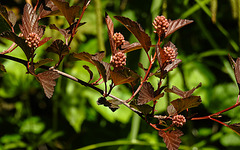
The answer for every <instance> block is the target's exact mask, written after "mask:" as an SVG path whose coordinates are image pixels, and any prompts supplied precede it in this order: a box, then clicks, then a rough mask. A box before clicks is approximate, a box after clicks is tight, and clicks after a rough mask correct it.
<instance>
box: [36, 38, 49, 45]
mask: <svg viewBox="0 0 240 150" xmlns="http://www.w3.org/2000/svg"><path fill="white" fill-rule="evenodd" d="M51 38H52V37H45V38H44V39H42V40H41V41H40V42H39V43H38V47H40V46H42V45H43V44H45V43H46V42H47V41H49V40H50V39H51Z"/></svg>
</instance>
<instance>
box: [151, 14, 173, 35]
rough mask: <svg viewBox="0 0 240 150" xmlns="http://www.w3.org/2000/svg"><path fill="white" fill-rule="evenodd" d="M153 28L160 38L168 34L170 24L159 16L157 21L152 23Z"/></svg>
mask: <svg viewBox="0 0 240 150" xmlns="http://www.w3.org/2000/svg"><path fill="white" fill-rule="evenodd" d="M152 25H153V27H154V28H155V30H156V31H154V33H157V34H158V35H159V36H161V35H163V34H164V33H165V32H167V29H168V26H169V23H168V20H167V19H166V18H165V17H164V16H157V17H156V18H155V20H154V21H153V23H152Z"/></svg>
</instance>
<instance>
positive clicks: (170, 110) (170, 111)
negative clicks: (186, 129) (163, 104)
mask: <svg viewBox="0 0 240 150" xmlns="http://www.w3.org/2000/svg"><path fill="white" fill-rule="evenodd" d="M167 112H168V115H169V116H175V115H176V114H177V111H176V109H175V108H174V106H173V105H169V106H168V107H167Z"/></svg>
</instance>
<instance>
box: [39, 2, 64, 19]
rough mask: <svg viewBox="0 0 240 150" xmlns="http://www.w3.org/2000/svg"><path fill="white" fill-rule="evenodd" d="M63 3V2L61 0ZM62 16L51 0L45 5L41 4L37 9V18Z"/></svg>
mask: <svg viewBox="0 0 240 150" xmlns="http://www.w3.org/2000/svg"><path fill="white" fill-rule="evenodd" d="M61 1H62V2H64V0H61ZM57 15H63V14H62V13H61V11H60V10H59V9H58V7H57V6H56V5H54V3H53V2H52V1H51V0H48V1H47V2H46V3H42V4H41V5H40V7H39V17H40V18H44V17H49V16H57Z"/></svg>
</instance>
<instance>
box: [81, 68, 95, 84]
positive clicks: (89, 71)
mask: <svg viewBox="0 0 240 150" xmlns="http://www.w3.org/2000/svg"><path fill="white" fill-rule="evenodd" d="M83 68H84V69H85V70H87V71H88V73H89V76H90V77H89V81H88V83H89V82H90V81H92V79H93V72H92V71H91V70H90V68H89V67H88V66H87V65H83Z"/></svg>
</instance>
